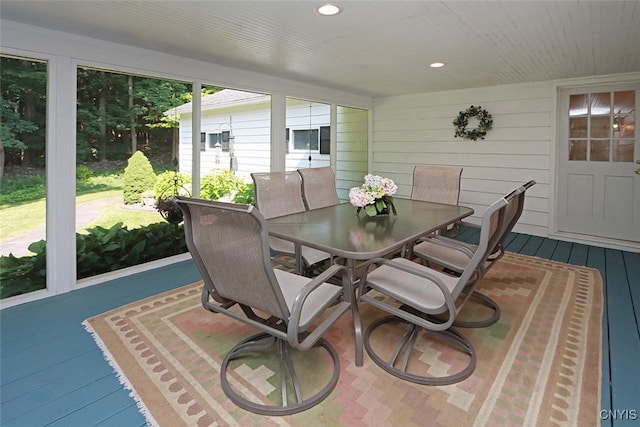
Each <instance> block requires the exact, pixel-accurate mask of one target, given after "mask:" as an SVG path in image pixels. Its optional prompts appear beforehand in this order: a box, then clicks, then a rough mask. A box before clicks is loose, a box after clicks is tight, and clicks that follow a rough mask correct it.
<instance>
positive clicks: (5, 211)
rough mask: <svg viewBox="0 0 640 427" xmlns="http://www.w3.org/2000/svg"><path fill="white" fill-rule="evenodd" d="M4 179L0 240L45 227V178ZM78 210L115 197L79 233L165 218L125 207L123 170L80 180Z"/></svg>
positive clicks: (0, 204) (138, 224)
mask: <svg viewBox="0 0 640 427" xmlns="http://www.w3.org/2000/svg"><path fill="white" fill-rule="evenodd" d="M168 167H169V166H166V165H160V166H159V167H157V169H158V170H157V171H156V172H159V171H162V170H166V169H167V168H168ZM5 178H8V180H6V181H5V179H4V178H3V184H5V185H6V186H5V188H3V191H2V194H1V195H0V196H1V197H0V199H1V200H0V217H1V218H2V225H0V243H2V242H4V241H7V240H10V239H13V238H15V237H18V236H20V235H22V234H25V233H28V232H30V231H34V230H37V229H39V228H43V227H44V226H45V223H46V203H45V198H44V194H45V186H44V178H43V177H36V176H29V177H5ZM76 189H77V194H78V196H77V197H76V209H78V210H79V209H82V204H83V203H87V202H91V201H96V200H102V199H114V200H113V201H112V202H110V203H109V204H108V205H106V206H104V208H103V209H102V210H101V212H100V214H99V216H98V218H96V219H95V220H94V221H92V222H91V223H90V224H86V225H84V226H83V227H82V228H81V229H79V230H78V231H79V232H83V231H86V229H87V228H90V227H94V226H97V225H99V226H102V227H105V228H109V227H111V226H112V225H113V224H115V223H118V222H122V223H124V225H126V226H127V227H128V228H129V229H131V228H136V227H139V226H143V225H148V224H152V223H154V222H160V221H164V220H163V219H162V217H161V216H160V214H159V213H158V212H155V211H153V210H141V209H137V210H136V209H125V208H123V203H122V170H109V171H102V172H100V173H96V174H95V175H94V176H91V177H89V178H88V179H85V180H79V181H78V182H77V185H76Z"/></svg>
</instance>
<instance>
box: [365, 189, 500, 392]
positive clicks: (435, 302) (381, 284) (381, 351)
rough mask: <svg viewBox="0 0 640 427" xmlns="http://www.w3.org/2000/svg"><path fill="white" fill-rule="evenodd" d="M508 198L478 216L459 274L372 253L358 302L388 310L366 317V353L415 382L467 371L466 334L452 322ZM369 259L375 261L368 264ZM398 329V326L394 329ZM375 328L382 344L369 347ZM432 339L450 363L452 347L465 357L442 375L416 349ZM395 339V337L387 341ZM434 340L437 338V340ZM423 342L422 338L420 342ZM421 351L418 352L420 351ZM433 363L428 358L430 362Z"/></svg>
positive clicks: (450, 379)
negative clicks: (476, 239) (470, 251)
mask: <svg viewBox="0 0 640 427" xmlns="http://www.w3.org/2000/svg"><path fill="white" fill-rule="evenodd" d="M508 206H509V204H508V202H507V201H506V200H505V199H504V198H500V199H499V200H498V201H496V202H495V203H493V204H492V205H491V206H489V208H487V210H486V212H485V213H484V215H483V217H482V226H481V231H480V243H479V245H478V248H477V250H476V252H475V253H474V255H473V256H472V258H471V260H470V261H469V263H468V264H467V266H466V267H465V269H464V271H463V272H462V274H461V275H460V276H459V277H455V276H451V275H448V274H445V273H443V272H440V271H437V270H433V269H431V268H429V267H426V266H423V265H420V264H417V263H415V262H413V261H410V260H408V259H406V258H395V259H393V260H389V259H375V260H372V261H369V262H367V263H365V264H364V265H363V274H362V278H361V280H360V284H359V290H358V298H359V301H360V302H363V303H367V304H370V305H372V306H374V307H377V308H379V309H382V310H384V311H386V312H387V313H389V314H390V316H387V317H383V318H381V319H378V320H376V321H374V322H373V323H371V324H370V325H369V326H368V327H367V329H366V331H365V334H364V346H365V349H366V351H367V353H368V354H369V356H370V357H371V359H372V360H373V361H374V362H375V363H376V364H377V365H378V366H380V367H381V368H383V369H384V370H386V371H387V372H389V373H391V374H392V375H394V376H396V377H398V378H402V379H404V380H408V381H412V382H415V383H418V384H427V385H445V384H453V383H456V382H458V381H461V380H463V379H465V378H467V377H469V376H470V375H471V374H472V373H473V371H474V369H475V366H476V353H475V350H474V348H473V346H472V344H471V342H470V341H469V340H467V339H466V338H465V337H464V336H463V335H462V334H461V333H459V332H457V331H456V330H454V329H453V328H452V326H453V325H454V322H455V320H456V318H457V316H458V315H459V313H460V312H461V310H462V309H463V308H464V305H465V303H466V302H467V300H468V298H469V296H470V295H471V292H472V291H473V288H474V287H475V286H476V285H477V284H478V282H479V281H480V280H481V279H482V277H483V272H484V270H483V269H482V268H479V267H480V265H481V264H482V263H483V262H484V260H485V259H486V257H487V255H488V252H489V251H490V249H491V248H493V247H494V246H495V245H496V243H497V240H498V239H499V238H500V235H501V233H502V231H503V229H504V226H505V224H506V218H507V216H508ZM373 265H375V266H377V267H376V268H375V269H373V270H370V267H372V266H373ZM398 329H400V330H398ZM376 333H378V334H381V336H382V337H383V339H382V340H379V341H381V342H382V343H383V344H382V345H378V346H377V347H378V348H374V347H375V346H374V339H373V338H372V337H373V336H374V334H376ZM434 338H435V339H438V338H440V340H441V341H444V342H445V343H447V344H449V345H450V347H448V349H449V350H454V351H456V353H454V354H453V355H452V356H451V357H452V362H453V360H455V363H451V364H450V365H451V366H452V367H456V366H458V365H459V363H460V357H458V353H457V350H459V351H461V352H462V353H464V354H465V355H466V356H467V357H468V359H469V361H468V363H467V364H466V366H465V367H464V368H462V369H459V370H456V372H454V373H447V374H446V375H441V376H440V375H435V374H432V373H431V372H434V371H437V370H438V369H437V367H436V368H435V369H430V368H429V367H428V365H429V361H428V360H426V359H425V358H424V356H425V355H426V354H427V353H421V350H420V349H423V348H424V347H425V345H426V344H425V345H419V344H416V343H417V341H418V340H424V339H426V340H427V341H429V340H430V339H434ZM391 340H396V341H397V342H390V341H391ZM440 340H438V342H440ZM422 344H424V343H422ZM421 356H422V357H421ZM436 357H437V356H436ZM437 363H439V362H438V361H435V360H434V365H435V364H437Z"/></svg>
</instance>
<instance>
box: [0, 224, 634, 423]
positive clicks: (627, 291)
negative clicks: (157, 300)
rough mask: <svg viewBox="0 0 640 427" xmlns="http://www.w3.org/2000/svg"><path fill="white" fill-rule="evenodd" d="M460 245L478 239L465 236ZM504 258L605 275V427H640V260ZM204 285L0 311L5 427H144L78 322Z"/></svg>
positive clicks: (113, 289)
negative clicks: (157, 295) (587, 268)
mask: <svg viewBox="0 0 640 427" xmlns="http://www.w3.org/2000/svg"><path fill="white" fill-rule="evenodd" d="M459 238H460V239H462V240H466V241H471V242H473V241H474V240H475V239H476V238H477V235H476V234H475V231H474V230H473V229H464V230H463V232H462V233H461V234H460V236H459ZM507 250H508V251H511V252H519V253H522V254H525V255H532V256H538V257H541V258H547V259H553V260H557V261H561V262H568V263H571V264H577V265H586V266H590V267H594V268H597V269H599V270H600V271H601V273H602V276H603V279H604V282H605V302H606V304H605V313H604V323H603V326H604V327H603V364H602V371H603V372H602V379H603V381H602V408H603V409H604V410H605V411H607V412H606V413H604V419H603V420H602V425H603V426H623V425H636V426H637V425H640V398H639V397H638V392H637V388H638V384H640V254H638V253H631V252H623V251H619V250H612V249H603V248H599V247H594V246H586V245H581V244H573V243H568V242H562V241H557V240H550V239H544V238H540V237H534V236H529V235H524V234H515V233H514V234H512V235H511V236H510V238H509V240H508V246H507ZM198 279H199V275H198V273H197V271H196V269H195V267H194V265H193V263H191V262H182V263H179V264H175V265H171V266H166V267H162V268H159V269H156V270H153V271H150V272H146V273H140V274H136V275H132V276H128V277H126V278H122V279H117V280H113V281H111V282H108V283H104V284H101V285H97V286H92V287H89V288H85V289H81V290H77V291H74V292H70V293H68V294H64V295H60V296H56V297H52V298H48V299H44V300H40V301H35V302H32V303H27V304H23V305H20V306H16V307H11V308H8V309H4V310H2V311H0V328H1V329H0V344H1V346H0V382H1V389H0V400H1V407H0V425H2V426H6V427H10V426H11V427H13V426H16V427H29V426H74V427H75V426H118V427H122V426H142V425H145V421H144V417H143V416H142V415H141V414H140V413H139V412H138V409H137V407H136V405H135V403H134V401H133V399H132V398H131V397H129V395H128V392H127V391H125V390H124V389H123V387H122V385H120V383H119V382H118V379H117V377H116V375H115V374H114V373H113V371H112V369H111V367H110V366H109V365H108V364H107V362H106V361H105V360H104V358H103V355H102V352H101V351H100V349H99V348H98V347H97V346H96V344H95V343H94V341H93V338H92V337H91V336H90V335H89V333H87V332H86V331H85V330H84V329H83V327H82V326H81V322H82V321H83V320H85V319H86V318H88V317H91V316H94V315H97V314H100V313H102V312H105V311H107V310H110V309H112V308H116V307H119V306H121V305H124V304H126V303H129V302H131V301H135V300H138V299H141V298H144V297H147V296H150V295H153V294H155V293H159V292H162V291H165V290H168V289H171V288H174V287H178V286H181V285H185V284H188V283H192V282H194V281H196V280H198ZM593 375H598V373H597V372H593ZM609 410H611V412H609ZM599 417H600V414H594V425H595V424H596V423H597V421H598V418H599Z"/></svg>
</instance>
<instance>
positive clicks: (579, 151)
mask: <svg viewBox="0 0 640 427" xmlns="http://www.w3.org/2000/svg"><path fill="white" fill-rule="evenodd" d="M569 160H587V141H586V140H584V139H580V140H575V141H570V142H569Z"/></svg>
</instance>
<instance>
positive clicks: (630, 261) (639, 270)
mask: <svg viewBox="0 0 640 427" xmlns="http://www.w3.org/2000/svg"><path fill="white" fill-rule="evenodd" d="M623 259H624V265H625V269H626V271H627V280H628V281H629V291H630V292H631V304H632V306H633V311H634V313H635V314H636V325H637V327H638V337H640V253H634V252H623Z"/></svg>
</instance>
